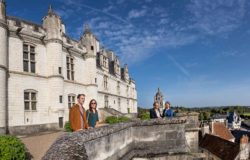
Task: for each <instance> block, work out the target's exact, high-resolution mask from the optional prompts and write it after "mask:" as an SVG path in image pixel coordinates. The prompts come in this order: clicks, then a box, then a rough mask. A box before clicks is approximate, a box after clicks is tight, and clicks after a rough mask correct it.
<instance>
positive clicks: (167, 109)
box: [162, 102, 174, 118]
mask: <svg viewBox="0 0 250 160" xmlns="http://www.w3.org/2000/svg"><path fill="white" fill-rule="evenodd" d="M170 105H171V104H170V102H166V103H165V109H164V110H163V114H162V116H163V117H170V118H171V117H173V116H174V111H173V110H172V109H171V108H170Z"/></svg>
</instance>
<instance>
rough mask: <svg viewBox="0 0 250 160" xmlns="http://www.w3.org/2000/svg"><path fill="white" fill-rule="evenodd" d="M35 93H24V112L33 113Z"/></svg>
mask: <svg viewBox="0 0 250 160" xmlns="http://www.w3.org/2000/svg"><path fill="white" fill-rule="evenodd" d="M36 96H37V93H36V91H30V90H27V91H24V110H25V111H35V110H36V103H37V98H36Z"/></svg>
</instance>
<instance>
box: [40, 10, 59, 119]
mask: <svg viewBox="0 0 250 160" xmlns="http://www.w3.org/2000/svg"><path fill="white" fill-rule="evenodd" d="M43 27H44V28H45V29H46V31H47V35H46V37H45V39H44V41H45V45H46V52H47V62H48V65H47V66H48V68H47V69H48V70H47V74H48V77H49V79H48V83H49V90H48V91H49V102H50V107H51V110H52V112H53V113H55V114H54V116H51V117H52V118H53V119H50V121H53V122H56V121H57V118H56V115H58V118H59V119H62V117H63V115H64V105H63V103H60V101H59V100H58V99H59V97H61V96H63V93H64V88H63V86H64V85H63V83H64V76H63V72H62V70H63V69H62V67H63V53H62V52H63V50H62V44H63V41H62V35H63V30H64V26H63V24H62V21H61V17H60V16H58V15H57V14H56V13H55V12H54V11H53V9H52V7H51V6H50V7H49V10H48V14H47V15H46V16H45V17H44V18H43Z"/></svg>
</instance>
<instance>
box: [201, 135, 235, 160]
mask: <svg viewBox="0 0 250 160" xmlns="http://www.w3.org/2000/svg"><path fill="white" fill-rule="evenodd" d="M199 146H200V147H201V148H203V149H206V150H207V151H209V152H210V153H212V154H213V155H215V156H217V157H219V158H220V159H222V160H234V159H235V158H236V156H237V155H238V153H239V151H240V145H239V144H236V143H233V142H230V141H227V140H225V139H223V138H220V137H217V136H214V135H211V134H206V135H205V136H204V138H203V139H202V140H201V142H200V144H199Z"/></svg>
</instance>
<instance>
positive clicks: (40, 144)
mask: <svg viewBox="0 0 250 160" xmlns="http://www.w3.org/2000/svg"><path fill="white" fill-rule="evenodd" d="M64 133H65V132H63V131H58V132H47V133H46V132H45V133H42V134H40V135H33V136H27V137H20V139H21V140H22V141H23V143H24V144H25V145H26V147H27V149H28V150H29V152H30V154H31V155H32V156H33V160H40V159H41V158H42V157H43V155H44V154H45V152H46V151H47V150H48V149H49V147H50V146H51V144H52V143H53V142H54V141H55V140H56V139H57V138H58V137H59V136H60V135H62V134H64Z"/></svg>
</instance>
